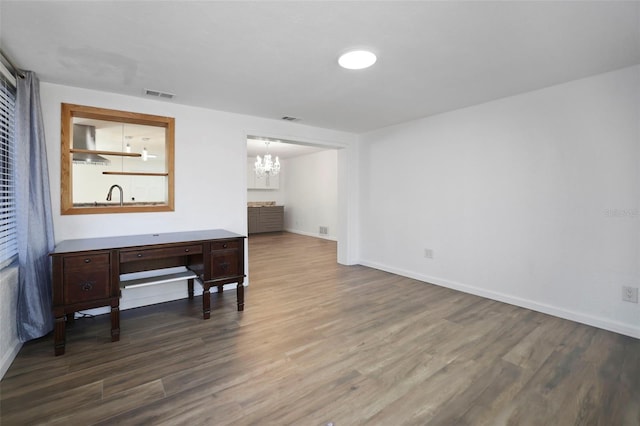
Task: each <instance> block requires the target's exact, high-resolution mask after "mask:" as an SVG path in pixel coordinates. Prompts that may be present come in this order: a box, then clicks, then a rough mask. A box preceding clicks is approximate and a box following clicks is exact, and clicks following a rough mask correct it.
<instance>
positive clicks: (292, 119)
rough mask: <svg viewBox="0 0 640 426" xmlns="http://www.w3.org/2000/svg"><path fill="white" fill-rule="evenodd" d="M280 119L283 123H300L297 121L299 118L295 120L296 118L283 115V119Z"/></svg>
mask: <svg viewBox="0 0 640 426" xmlns="http://www.w3.org/2000/svg"><path fill="white" fill-rule="evenodd" d="M282 119H283V120H284V121H300V119H299V118H296V117H289V116H287V115H285V116H284V117H282Z"/></svg>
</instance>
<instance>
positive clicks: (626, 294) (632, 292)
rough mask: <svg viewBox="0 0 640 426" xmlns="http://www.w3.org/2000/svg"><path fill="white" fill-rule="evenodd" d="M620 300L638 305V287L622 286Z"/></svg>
mask: <svg viewBox="0 0 640 426" xmlns="http://www.w3.org/2000/svg"><path fill="white" fill-rule="evenodd" d="M622 300H623V301H625V302H631V303H638V287H631V286H626V285H625V286H622Z"/></svg>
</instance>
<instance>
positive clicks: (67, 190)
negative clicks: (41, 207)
mask: <svg viewBox="0 0 640 426" xmlns="http://www.w3.org/2000/svg"><path fill="white" fill-rule="evenodd" d="M61 109H62V111H61V126H60V142H61V150H60V153H61V156H60V212H61V214H62V215H74V214H104V213H148V212H169V211H174V210H175V207H174V180H175V173H174V139H175V119H174V118H173V117H164V116H159V115H150V114H141V113H136V112H129V111H119V110H112V109H106V108H97V107H91V106H85V105H75V104H66V103H63V104H62V108H61ZM74 117H80V118H87V119H95V120H104V121H113V122H118V123H128V124H141V125H146V126H155V127H163V128H165V161H166V170H167V203H166V204H160V205H141V206H131V205H127V206H97V207H77V206H76V207H74V205H73V155H72V153H73V119H74ZM110 155H123V156H127V155H128V154H125V153H121V154H119V153H110ZM140 175H144V174H143V173H140Z"/></svg>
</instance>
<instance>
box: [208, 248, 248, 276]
mask: <svg viewBox="0 0 640 426" xmlns="http://www.w3.org/2000/svg"><path fill="white" fill-rule="evenodd" d="M238 256H239V254H238V251H237V250H221V251H219V252H212V253H211V259H210V260H211V279H214V280H215V279H221V278H226V277H235V276H238V275H242V272H244V271H242V272H240V269H239V262H238V260H239V259H238Z"/></svg>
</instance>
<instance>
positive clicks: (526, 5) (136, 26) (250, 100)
mask: <svg viewBox="0 0 640 426" xmlns="http://www.w3.org/2000/svg"><path fill="white" fill-rule="evenodd" d="M0 8H1V10H0V40H1V42H0V43H1V44H0V48H2V50H3V51H5V52H6V53H7V54H9V56H10V57H12V58H13V59H14V61H15V62H16V63H17V65H18V66H20V67H21V68H24V69H30V70H33V71H35V72H36V73H37V74H38V75H39V77H40V79H41V80H42V81H46V82H52V83H60V84H65V85H71V86H79V87H87V88H92V89H97V90H105V91H110V92H116V93H122V94H127V95H133V96H144V95H143V89H145V88H146V89H154V90H160V91H165V92H170V93H174V94H175V95H176V96H175V99H174V100H172V101H167V102H177V103H181V104H188V105H194V106H202V107H207V108H213V109H217V110H223V111H230V112H238V113H243V114H250V115H255V116H261V117H268V118H273V119H280V118H281V117H282V116H292V117H298V118H300V119H301V121H300V123H302V124H308V125H313V126H319V127H326V128H332V129H339V130H345V131H351V132H357V133H362V132H367V131H371V130H374V129H377V128H381V127H384V126H388V125H392V124H396V123H400V122H405V121H408V120H412V119H415V118H418V117H424V116H428V115H432V114H437V113H440V112H444V111H449V110H453V109H458V108H462V107H465V106H469V105H473V104H478V103H482V102H486V101H489V100H492V99H497V98H501V97H505V96H510V95H514V94H518V93H522V92H526V91H531V90H535V89H539V88H543V87H547V86H550V85H554V84H558V83H562V82H566V81H569V80H573V79H577V78H581V77H586V76H589V75H593V74H597V73H601V72H606V71H610V70H614V69H618V68H622V67H625V66H629V65H633V64H638V63H640V2H618V1H604V2H581V1H567V2H564V1H550V2H538V1H533V2H524V1H522V2H520V1H518V2H483V1H476V2H456V1H449V2H426V1H423V2H419V1H411V2H404V1H391V2H378V1H375V2H373V1H372V2H363V1H358V2H324V1H317V2H316V1H302V2H290V1H288V2H265V1H258V2H240V1H238V2H219V1H215V2H214V1H201V2H185V1H163V2H148V1H135V2H134V1H101V2H96V1H86V2H77V1H65V2H62V1H11V0H1V1H0ZM353 47H368V48H370V49H372V50H373V51H375V52H376V53H377V55H378V62H377V63H376V64H375V65H374V66H373V67H372V68H370V69H367V70H361V71H349V70H344V69H341V68H339V67H338V66H337V63H336V61H337V57H338V56H339V54H340V53H342V52H344V51H345V50H347V49H349V48H353Z"/></svg>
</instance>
